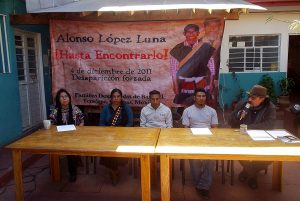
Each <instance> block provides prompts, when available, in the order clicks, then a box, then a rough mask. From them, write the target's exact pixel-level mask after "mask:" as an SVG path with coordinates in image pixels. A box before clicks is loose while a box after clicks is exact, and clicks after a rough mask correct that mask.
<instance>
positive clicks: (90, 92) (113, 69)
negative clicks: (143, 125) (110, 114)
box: [50, 19, 224, 107]
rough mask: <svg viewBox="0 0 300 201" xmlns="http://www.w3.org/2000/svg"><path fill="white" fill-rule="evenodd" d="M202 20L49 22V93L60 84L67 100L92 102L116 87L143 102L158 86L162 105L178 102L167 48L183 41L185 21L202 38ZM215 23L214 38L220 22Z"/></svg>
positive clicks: (103, 98)
mask: <svg viewBox="0 0 300 201" xmlns="http://www.w3.org/2000/svg"><path fill="white" fill-rule="evenodd" d="M204 22H205V19H203V20H184V21H156V22H110V23H107V22H90V21H62V20H52V21H51V22H50V36H51V59H52V93H53V95H54V96H55V93H56V91H57V90H59V89H60V88H65V89H66V90H67V91H69V93H70V94H71V96H72V103H73V104H76V105H97V106H98V105H103V104H106V103H108V102H109V96H110V91H111V90H112V89H114V88H119V89H121V90H122V92H123V100H124V101H126V102H127V103H129V104H130V105H131V106H144V105H146V104H147V103H148V102H149V97H148V94H149V92H150V91H151V90H158V91H160V92H161V94H162V102H163V103H164V104H166V105H168V106H170V107H171V106H175V107H176V106H181V105H182V104H181V103H177V104H176V103H174V98H175V96H176V93H175V91H174V83H173V78H172V70H170V59H171V57H172V56H171V55H170V51H171V50H172V48H174V46H176V44H178V43H181V42H183V41H184V40H185V35H184V27H185V26H186V25H187V24H197V25H198V26H199V27H200V31H199V34H198V38H199V39H198V40H199V41H200V40H202V39H201V38H204V37H205V35H206V33H205V29H204ZM221 23H222V26H220V27H221V28H220V27H218V37H219V36H220V33H222V31H223V24H224V20H222V21H221ZM205 41H208V40H205ZM215 52H217V51H215ZM218 57H219V55H218ZM173 74H174V73H173Z"/></svg>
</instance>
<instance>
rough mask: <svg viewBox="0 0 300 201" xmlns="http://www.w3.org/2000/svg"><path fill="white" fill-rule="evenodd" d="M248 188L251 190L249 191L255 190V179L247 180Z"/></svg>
mask: <svg viewBox="0 0 300 201" xmlns="http://www.w3.org/2000/svg"><path fill="white" fill-rule="evenodd" d="M248 186H249V187H250V188H251V189H253V190H254V189H257V187H258V186H257V181H256V179H255V178H250V179H249V180H248Z"/></svg>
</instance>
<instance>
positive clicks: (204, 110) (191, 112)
mask: <svg viewBox="0 0 300 201" xmlns="http://www.w3.org/2000/svg"><path fill="white" fill-rule="evenodd" d="M194 101H195V103H194V105H192V106H190V107H188V108H186V109H185V110H184V111H183V115H182V124H183V125H184V126H185V127H186V128H214V127H217V126H218V116H217V112H216V110H215V109H213V108H211V107H209V106H207V105H206V92H205V90H204V89H195V93H194ZM190 167H191V174H192V177H193V179H194V182H195V183H196V190H197V192H198V193H199V194H200V196H202V197H203V198H204V199H207V198H208V194H209V188H210V186H211V183H212V179H213V172H214V160H190Z"/></svg>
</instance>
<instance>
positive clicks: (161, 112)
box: [140, 90, 173, 128]
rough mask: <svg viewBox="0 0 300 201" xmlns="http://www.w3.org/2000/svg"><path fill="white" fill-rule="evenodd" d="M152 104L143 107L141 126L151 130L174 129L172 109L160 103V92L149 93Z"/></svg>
mask: <svg viewBox="0 0 300 201" xmlns="http://www.w3.org/2000/svg"><path fill="white" fill-rule="evenodd" d="M149 98H150V103H149V104H148V105H146V106H145V107H143V109H142V111H141V116H140V126H141V127H150V128H172V127H173V120H172V112H171V110H170V108H168V107H167V106H165V105H164V104H162V103H161V102H160V99H161V95H160V92H159V91H156V90H153V91H150V93H149Z"/></svg>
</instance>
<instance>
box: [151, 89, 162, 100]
mask: <svg viewBox="0 0 300 201" xmlns="http://www.w3.org/2000/svg"><path fill="white" fill-rule="evenodd" d="M155 94H157V95H159V96H160V92H159V91H157V90H152V91H150V92H149V98H150V97H151V96H152V95H155Z"/></svg>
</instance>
